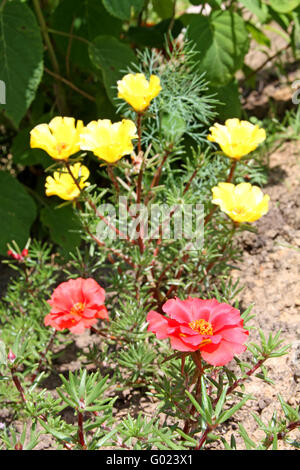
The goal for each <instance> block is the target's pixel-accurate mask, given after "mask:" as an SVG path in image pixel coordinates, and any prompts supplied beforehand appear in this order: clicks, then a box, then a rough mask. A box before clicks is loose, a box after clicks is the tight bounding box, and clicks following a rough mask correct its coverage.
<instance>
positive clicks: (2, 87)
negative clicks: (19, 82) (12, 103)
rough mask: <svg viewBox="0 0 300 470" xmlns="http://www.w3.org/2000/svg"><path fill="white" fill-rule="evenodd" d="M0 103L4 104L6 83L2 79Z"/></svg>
mask: <svg viewBox="0 0 300 470" xmlns="http://www.w3.org/2000/svg"><path fill="white" fill-rule="evenodd" d="M0 104H6V85H5V82H4V81H3V80H0Z"/></svg>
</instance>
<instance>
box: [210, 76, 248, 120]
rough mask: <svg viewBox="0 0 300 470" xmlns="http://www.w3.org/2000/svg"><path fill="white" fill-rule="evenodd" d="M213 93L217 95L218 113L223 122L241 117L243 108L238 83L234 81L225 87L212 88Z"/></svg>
mask: <svg viewBox="0 0 300 470" xmlns="http://www.w3.org/2000/svg"><path fill="white" fill-rule="evenodd" d="M211 92H212V93H215V98H216V99H217V101H218V104H217V105H216V112H217V113H218V117H219V119H220V120H221V121H225V120H226V119H229V118H233V117H237V118H240V117H241V111H242V106H241V101H240V92H239V87H238V84H237V82H236V81H232V82H230V83H228V84H227V85H225V86H223V87H216V88H212V89H211Z"/></svg>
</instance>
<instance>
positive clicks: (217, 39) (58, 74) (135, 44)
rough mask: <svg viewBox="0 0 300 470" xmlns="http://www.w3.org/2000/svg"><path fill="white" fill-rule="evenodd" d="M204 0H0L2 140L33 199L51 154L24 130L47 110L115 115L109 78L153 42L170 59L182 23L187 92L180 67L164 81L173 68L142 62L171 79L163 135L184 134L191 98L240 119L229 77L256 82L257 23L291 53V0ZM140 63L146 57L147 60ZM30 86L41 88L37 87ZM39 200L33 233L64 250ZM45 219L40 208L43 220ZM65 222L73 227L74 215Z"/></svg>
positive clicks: (262, 40)
mask: <svg viewBox="0 0 300 470" xmlns="http://www.w3.org/2000/svg"><path fill="white" fill-rule="evenodd" d="M190 3H192V4H198V2H190ZM208 3H209V5H210V6H211V8H212V10H211V12H206V13H205V14H203V11H204V10H203V11H202V10H201V11H200V13H197V14H186V13H184V9H185V8H186V7H187V6H188V2H183V3H182V4H178V3H176V2H174V1H173V0H164V2H158V1H156V0H151V1H147V2H145V1H144V0H122V1H120V0H118V1H107V0H84V1H81V0H76V1H73V0H72V1H71V0H57V1H55V2H49V3H48V4H47V5H46V6H45V8H43V9H41V8H40V7H41V5H40V1H38V0H35V1H34V2H31V3H29V2H19V1H18V0H12V1H4V2H2V5H1V7H0V18H1V21H0V64H1V66H0V80H1V81H2V82H3V83H4V87H5V91H6V104H1V105H0V109H1V110H2V114H1V116H2V117H1V120H2V121H3V122H4V124H5V125H6V126H7V127H12V129H13V132H14V133H15V135H14V138H13V142H12V145H11V148H10V150H11V153H12V155H13V166H14V173H15V174H18V173H19V172H20V171H23V168H24V167H25V168H26V169H27V168H29V167H32V166H33V167H34V169H30V170H29V171H30V172H31V173H33V174H34V175H36V176H35V177H32V179H31V182H30V191H31V192H32V194H34V195H35V198H36V200H39V201H41V200H43V199H45V196H44V188H43V184H44V179H43V178H44V174H43V171H40V169H39V167H40V166H42V167H43V169H46V168H47V167H48V166H49V165H50V161H49V157H48V156H47V155H46V154H45V152H43V151H41V150H39V149H30V146H29V131H30V130H31V129H32V128H33V127H34V126H35V125H36V124H38V123H41V122H49V120H50V119H51V118H52V117H53V116H55V115H73V116H76V117H78V118H80V119H83V120H84V121H85V122H88V121H89V120H92V119H95V116H96V117H100V118H111V119H112V120H118V119H120V118H121V117H122V113H123V111H124V108H120V106H119V102H118V100H117V99H116V97H117V90H116V83H117V80H118V79H120V78H121V77H122V75H123V74H124V73H125V71H126V70H128V68H129V69H133V68H134V65H135V66H136V67H138V68H141V60H142V58H143V57H149V55H151V53H152V52H151V50H152V49H153V48H156V49H159V51H160V53H161V57H164V56H165V57H168V56H169V57H170V53H171V52H172V53H173V52H174V50H178V57H179V56H180V54H179V52H180V48H181V47H182V34H181V33H182V32H183V28H184V27H187V33H186V34H187V37H188V38H190V40H191V41H192V43H193V50H194V54H193V55H190V56H189V62H188V66H189V67H191V68H192V69H193V74H192V75H193V81H192V82H191V85H190V90H188V83H187V80H186V81H185V76H184V74H183V73H181V74H177V75H176V77H177V79H178V77H179V76H180V77H181V79H180V81H178V83H175V81H173V83H172V81H171V80H170V77H168V76H167V75H168V73H169V75H171V74H172V72H171V70H170V71H169V72H168V71H167V70H162V69H161V67H160V66H159V63H156V64H155V67H154V68H153V69H152V70H151V69H150V70H149V69H148V71H149V72H150V73H151V72H155V73H157V72H159V75H161V78H162V80H163V83H164V85H165V84H167V85H169V86H170V88H169V89H167V88H165V87H164V89H163V95H162V97H163V99H165V97H166V100H165V103H164V106H160V107H161V111H162V113H163V116H162V118H161V126H162V128H161V132H162V134H164V133H165V131H166V134H167V137H168V140H169V141H173V140H174V139H175V141H176V139H178V138H179V139H180V138H181V135H183V134H187V133H189V130H188V129H189V128H190V124H188V123H187V122H186V119H187V116H189V114H188V112H187V111H186V110H184V109H183V107H185V108H190V110H191V114H190V121H191V122H192V121H193V120H194V119H195V118H197V120H198V118H199V116H196V115H197V112H198V111H199V110H201V103H200V102H199V100H200V101H201V100H202V99H204V100H205V99H207V97H208V96H209V95H211V96H214V98H215V103H213V102H212V101H211V104H213V105H214V109H215V112H216V114H215V116H216V118H218V119H219V120H225V119H227V118H229V117H239V118H240V117H241V97H240V88H239V84H238V82H237V81H236V79H235V75H236V72H238V71H240V70H243V72H244V73H245V74H246V75H248V74H250V76H251V82H250V81H246V83H247V86H253V83H254V84H255V71H250V70H248V71H247V68H246V67H245V66H244V57H245V55H246V53H247V51H248V48H249V43H250V38H252V39H254V40H255V41H256V42H257V43H258V44H259V45H261V46H262V47H263V48H264V50H265V51H266V53H267V55H270V54H269V52H268V51H269V49H270V47H271V44H270V40H269V38H268V36H267V35H266V28H267V27H268V26H269V24H270V23H271V22H273V23H277V24H278V25H279V26H280V28H281V30H282V34H283V35H284V37H285V39H286V40H287V41H290V46H291V48H292V50H293V52H294V54H295V55H297V34H298V33H297V31H298V29H299V2H298V1H296V0H295V1H292V2H291V1H283V2H282V1H280V2H278V1H275V0H274V1H273V0H272V1H267V0H255V1H247V0H244V1H242V2H239V3H237V2H235V1H234V2H230V3H229V2H228V4H226V9H225V10H224V9H222V2H220V1H211V2H208ZM249 12H250V14H251V16H250V17H249V15H248V14H249ZM246 14H247V16H246ZM246 17H247V19H246ZM286 32H288V34H286ZM288 44H289V43H288ZM288 44H287V45H288ZM8 51H9V53H8ZM147 63H148V65H149V61H148V60H147ZM177 65H179V64H177ZM186 66H187V63H186ZM1 67H2V68H1ZM143 68H144V69H146V67H143ZM174 76H175V75H174ZM190 77H191V74H190V75H189V78H190ZM165 78H166V79H165ZM204 80H205V86H206V87H208V93H206V94H205V95H206V96H204V97H203V98H202V97H201V96H199V95H198V97H197V100H196V101H193V100H194V99H195V98H196V95H195V91H196V87H197V86H199V87H200V88H202V90H203V86H204ZM2 82H1V83H2ZM180 89H182V90H184V92H185V93H186V101H184V100H182V99H181V98H182V97H181V96H180ZM38 90H41V92H40V93H37V91H38ZM173 90H174V98H173V100H172V99H171V94H172V91H173ZM167 95H168V96H167ZM206 103H207V104H208V101H206ZM161 104H162V103H160V105H161ZM180 107H181V108H180ZM204 109H205V111H208V114H207V117H205V115H204V114H203V113H202V116H201V117H200V121H202V122H204V121H205V120H206V121H208V120H209V119H210V117H211V116H212V114H211V113H210V111H209V110H208V107H204ZM16 129H17V130H18V131H19V132H18V133H17V134H16ZM194 135H196V132H194ZM178 136H179V137H178ZM20 165H21V166H20ZM35 168H38V170H37V171H36V170H35ZM25 171H26V170H25ZM31 176H32V175H31ZM20 191H21V189H20ZM27 200H28V201H29V199H27ZM43 206H44V204H43V203H42V204H41V205H40V204H38V218H37V220H36V222H35V224H34V226H33V225H32V226H31V228H32V229H33V231H34V232H35V233H39V234H40V233H41V232H42V233H43V235H44V234H45V235H46V236H49V235H50V239H51V237H52V234H54V237H53V238H52V241H54V242H55V243H57V244H58V245H60V246H62V248H63V249H65V248H66V247H67V249H71V250H73V249H74V248H75V246H76V243H70V244H66V242H64V241H63V238H62V237H61V236H58V235H57V233H56V230H55V229H54V227H53V224H52V225H51V228H50V231H49V230H46V231H45V230H44V228H45V224H44V223H43V222H45V213H46V212H47V209H43V215H42V212H41V210H42V207H43ZM30 211H31V208H30V203H29V206H28V212H30ZM72 218H73V217H70V218H69V219H68V220H69V221H71V220H72ZM49 219H50V217H48V216H47V223H46V225H47V227H48V228H49V227H50V223H49ZM74 228H75V230H76V222H75V226H74ZM26 236H27V235H26ZM71 238H72V237H71ZM9 241H11V240H9ZM2 252H3V249H2Z"/></svg>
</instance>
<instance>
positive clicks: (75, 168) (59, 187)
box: [45, 163, 90, 201]
mask: <svg viewBox="0 0 300 470" xmlns="http://www.w3.org/2000/svg"><path fill="white" fill-rule="evenodd" d="M70 170H71V172H72V174H73V176H74V178H75V179H76V180H77V183H78V184H76V182H75V181H74V179H73V177H72V176H71V175H70V174H69V172H68V171H67V169H66V168H63V169H62V170H60V171H55V172H54V174H53V177H52V176H47V178H46V184H45V187H46V195H47V196H58V197H60V198H61V199H64V200H66V201H71V200H73V199H75V198H77V197H78V196H79V195H80V190H79V187H80V189H83V188H85V187H86V186H88V185H89V183H88V182H86V180H87V178H88V177H89V174H90V172H89V170H88V168H87V167H86V166H84V165H81V163H75V164H74V165H70ZM78 186H79V187H78Z"/></svg>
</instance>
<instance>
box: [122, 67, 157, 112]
mask: <svg viewBox="0 0 300 470" xmlns="http://www.w3.org/2000/svg"><path fill="white" fill-rule="evenodd" d="M161 90H162V88H161V86H160V79H159V77H157V76H156V75H151V77H150V81H149V82H148V80H147V79H146V77H145V75H144V74H143V73H136V74H132V73H129V74H127V75H125V76H124V77H123V78H122V80H119V81H118V92H119V93H118V98H122V99H123V100H125V101H127V103H129V104H130V105H131V106H132V107H133V109H134V110H135V111H137V112H142V111H144V110H145V109H146V108H148V106H149V105H150V101H151V100H153V98H155V97H156V96H157V95H158V93H159V92H160V91H161Z"/></svg>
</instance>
